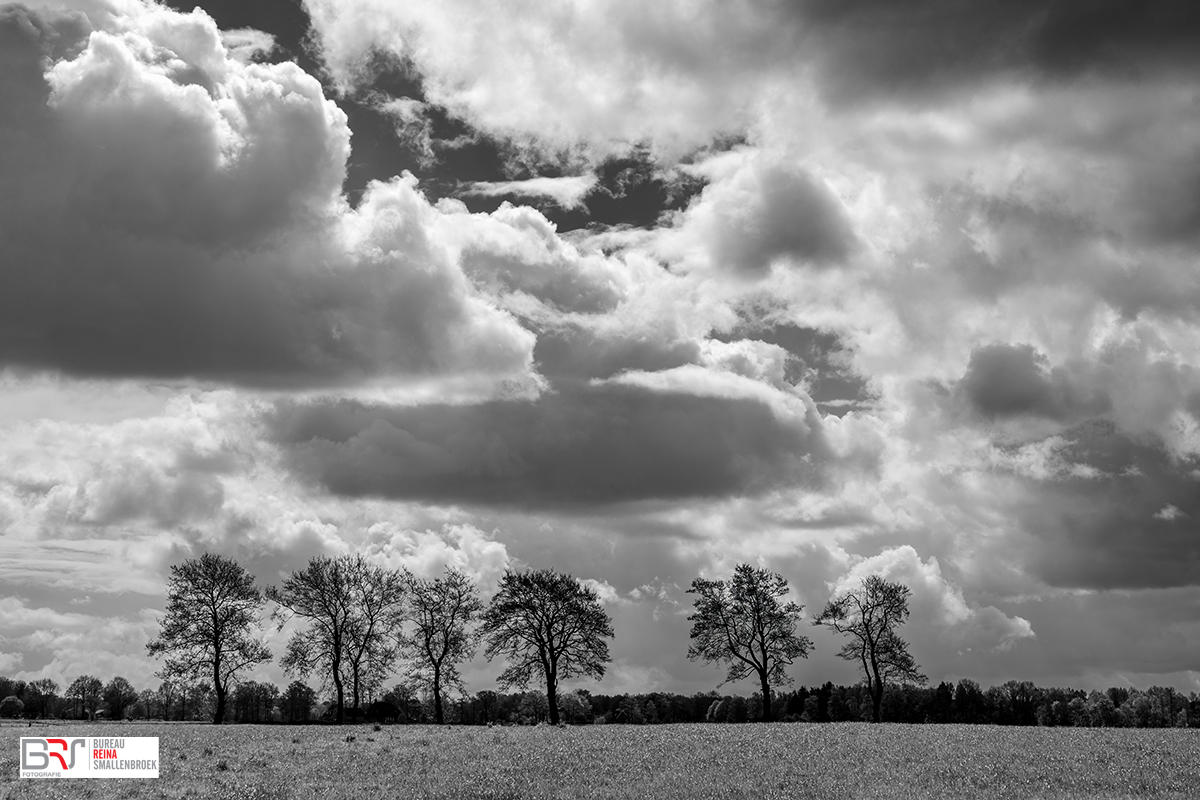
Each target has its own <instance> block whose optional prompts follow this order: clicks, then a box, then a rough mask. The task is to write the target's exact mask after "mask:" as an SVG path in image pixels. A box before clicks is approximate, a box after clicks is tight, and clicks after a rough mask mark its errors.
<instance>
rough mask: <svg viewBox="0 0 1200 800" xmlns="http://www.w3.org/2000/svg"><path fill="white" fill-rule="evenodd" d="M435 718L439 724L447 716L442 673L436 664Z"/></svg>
mask: <svg viewBox="0 0 1200 800" xmlns="http://www.w3.org/2000/svg"><path fill="white" fill-rule="evenodd" d="M433 720H434V722H436V723H437V724H438V725H441V724H442V723H443V721H444V720H445V716H444V715H443V714H442V675H441V670H440V669H439V668H438V666H437V665H436V664H435V665H434V667H433ZM460 724H461V720H460Z"/></svg>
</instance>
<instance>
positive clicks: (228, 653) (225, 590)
mask: <svg viewBox="0 0 1200 800" xmlns="http://www.w3.org/2000/svg"><path fill="white" fill-rule="evenodd" d="M262 601H263V597H262V593H261V592H259V590H258V587H256V586H255V585H254V577H253V576H252V575H251V574H250V573H249V572H247V571H246V570H245V569H244V568H243V567H242V566H241V564H238V563H237V562H236V561H234V560H233V559H230V558H225V557H224V556H219V555H214V554H212V553H205V554H203V555H202V556H200V557H199V558H193V559H188V560H187V561H184V562H183V563H182V564H177V565H175V566H173V567H171V578H170V580H169V581H168V583H167V615H166V617H164V618H163V620H162V632H161V633H160V634H159V636H158V638H157V639H155V640H154V641H152V642H150V643H149V644H147V645H146V649H147V650H148V651H149V653H150V655H151V656H161V655H168V656H170V657H169V658H168V659H167V662H166V664H165V665H164V666H163V669H162V671H161V673H160V676H161V677H163V678H164V679H170V678H182V679H184V680H185V681H186V680H193V679H195V680H207V681H210V682H211V685H212V689H213V693H214V695H215V696H216V708H215V709H214V711H213V724H215V725H219V724H221V722H223V721H224V719H225V697H226V695H227V694H228V692H229V686H230V682H231V681H232V680H234V679H235V678H236V677H237V675H238V674H239V673H240V672H242V671H243V670H246V669H248V668H250V667H253V666H254V665H255V664H261V663H263V662H264V661H270V660H271V653H270V651H269V650H267V647H266V645H265V644H263V643H262V641H260V640H259V639H256V638H254V636H253V634H252V629H253V628H257V627H258V626H259V625H260V618H259V608H260V606H261V605H262Z"/></svg>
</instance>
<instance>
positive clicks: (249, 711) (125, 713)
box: [0, 675, 320, 722]
mask: <svg viewBox="0 0 1200 800" xmlns="http://www.w3.org/2000/svg"><path fill="white" fill-rule="evenodd" d="M0 695H3V699H0V717H4V718H14V717H26V718H30V719H51V718H58V719H88V720H95V719H99V718H104V719H110V720H121V719H162V720H198V719H211V718H212V715H213V709H214V698H213V689H212V685H211V684H210V683H208V682H205V681H194V682H190V683H185V682H177V681H163V682H162V683H160V684H159V686H158V688H157V689H143V690H142V691H137V690H136V689H135V688H134V687H133V685H132V684H131V683H130V682H129V681H128V680H126V679H125V678H123V677H121V676H117V677H115V678H113V679H112V680H110V681H109V682H108V683H104V682H103V681H102V680H100V679H99V678H97V677H95V676H92V675H81V676H79V677H78V678H76V679H75V680H74V681H72V682H71V684H70V686H68V687H67V688H66V690H65V691H63V692H62V694H59V686H58V684H57V683H56V682H55V681H53V680H49V679H44V680H38V681H32V682H26V681H22V680H15V679H11V678H5V677H0ZM229 697H230V701H229V707H228V709H227V713H228V715H229V717H230V718H231V719H232V720H233V721H234V722H304V721H307V720H309V719H311V718H312V717H313V714H314V711H315V710H316V709H317V707H318V706H319V705H320V704H319V703H318V702H317V693H316V692H314V691H313V689H312V688H311V687H310V686H308V684H306V683H303V682H301V681H293V682H292V684H291V685H290V686H288V687H287V689H286V690H284V691H283V692H281V691H280V690H279V688H278V687H277V686H275V685H274V684H271V683H259V682H256V681H244V682H239V683H238V684H237V685H236V686H235V687H234V688H233V689H232V690H231V691H230V695H229Z"/></svg>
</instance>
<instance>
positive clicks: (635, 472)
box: [265, 383, 830, 507]
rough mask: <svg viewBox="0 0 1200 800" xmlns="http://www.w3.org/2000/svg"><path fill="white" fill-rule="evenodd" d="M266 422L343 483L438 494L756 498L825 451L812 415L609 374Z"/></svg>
mask: <svg viewBox="0 0 1200 800" xmlns="http://www.w3.org/2000/svg"><path fill="white" fill-rule="evenodd" d="M265 422H266V425H267V428H268V431H269V435H270V437H271V438H273V439H274V440H275V441H276V442H277V443H278V444H279V445H280V446H281V448H282V449H283V452H284V454H285V462H286V464H287V465H288V466H289V467H290V468H291V469H292V470H294V471H295V472H296V473H298V474H300V475H302V476H305V477H307V478H309V479H312V480H315V481H316V482H317V483H319V484H321V485H322V486H324V487H325V488H327V489H328V490H330V491H332V492H334V493H335V494H340V495H346V496H378V497H387V498H396V499H407V500H422V501H428V502H436V503H445V502H460V503H490V504H500V505H516V506H529V507H538V506H596V505H602V504H609V503H622V502H630V501H638V500H649V499H672V498H674V499H679V498H688V497H722V496H728V495H753V494H758V493H761V492H764V491H767V490H770V489H774V488H778V487H782V486H801V485H808V486H813V485H817V484H819V483H820V482H821V464H822V462H825V461H827V460H828V459H829V457H830V456H829V451H828V447H827V445H826V444H825V442H824V439H823V436H822V434H821V431H820V419H819V417H817V415H816V414H814V413H811V412H810V413H808V414H807V415H806V418H804V419H800V418H795V417H793V418H790V419H781V418H780V416H778V414H777V412H776V411H773V410H772V409H771V408H769V407H768V406H767V405H765V404H764V403H761V402H758V401H756V400H752V399H737V398H724V397H722V398H718V397H702V396H696V395H691V394H681V393H660V392H653V391H647V390H644V389H641V388H637V387H633V386H625V385H612V384H609V385H588V384H579V383H570V384H564V385H562V386H560V387H559V388H558V391H555V392H553V393H548V394H545V395H543V396H542V397H541V398H539V399H538V400H536V401H534V402H524V401H492V402H487V403H482V404H478V405H468V406H452V405H428V406H418V407H372V406H366V405H361V404H357V403H353V402H340V403H319V404H293V403H281V404H279V405H278V406H276V408H275V409H274V410H273V411H272V412H271V413H270V414H268V415H267V416H266V417H265Z"/></svg>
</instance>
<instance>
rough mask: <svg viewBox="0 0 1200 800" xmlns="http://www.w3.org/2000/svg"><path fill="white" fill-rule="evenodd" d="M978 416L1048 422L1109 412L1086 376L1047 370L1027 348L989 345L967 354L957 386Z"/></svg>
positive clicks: (1043, 359) (1039, 357)
mask: <svg viewBox="0 0 1200 800" xmlns="http://www.w3.org/2000/svg"><path fill="white" fill-rule="evenodd" d="M958 388H959V390H960V391H961V392H963V394H964V395H965V397H966V399H967V401H968V402H969V403H970V405H971V407H973V408H974V409H975V410H976V411H978V412H979V413H980V414H982V415H984V416H986V417H991V418H997V417H1000V418H1003V417H1013V416H1021V415H1030V416H1042V417H1048V418H1050V419H1056V420H1065V419H1069V418H1080V417H1090V416H1094V415H1098V414H1103V413H1105V412H1107V411H1108V410H1109V409H1110V408H1111V400H1110V398H1109V397H1108V396H1107V394H1106V393H1103V392H1102V391H1097V390H1096V389H1095V388H1093V387H1089V386H1088V385H1087V376H1080V375H1078V374H1075V375H1072V374H1070V373H1069V372H1068V371H1067V370H1065V369H1062V368H1056V369H1053V370H1051V369H1050V368H1049V366H1048V364H1047V363H1046V357H1045V356H1043V355H1041V354H1040V353H1038V352H1037V351H1036V350H1035V349H1034V348H1033V347H1032V346H1031V345H1005V344H993V345H988V346H986V347H981V348H978V349H976V350H975V351H973V352H972V353H971V360H970V362H969V363H968V364H967V371H966V373H965V374H964V375H963V377H962V381H961V382H960V383H959V386H958Z"/></svg>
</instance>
